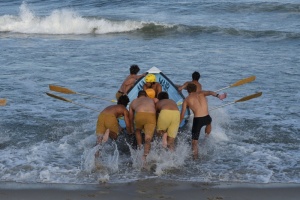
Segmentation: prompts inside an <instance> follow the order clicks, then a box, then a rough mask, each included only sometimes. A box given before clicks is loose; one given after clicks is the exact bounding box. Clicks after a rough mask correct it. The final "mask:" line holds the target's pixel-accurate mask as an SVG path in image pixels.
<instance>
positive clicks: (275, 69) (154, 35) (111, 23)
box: [0, 0, 300, 184]
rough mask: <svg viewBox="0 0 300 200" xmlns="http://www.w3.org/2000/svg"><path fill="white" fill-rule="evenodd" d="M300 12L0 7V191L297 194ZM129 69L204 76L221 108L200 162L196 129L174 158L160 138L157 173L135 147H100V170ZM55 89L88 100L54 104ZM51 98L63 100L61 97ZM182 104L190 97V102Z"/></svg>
mask: <svg viewBox="0 0 300 200" xmlns="http://www.w3.org/2000/svg"><path fill="white" fill-rule="evenodd" d="M299 55H300V2H299V1H296V0H281V1H269V0H267V1H262V0H251V1H250V0H236V1H233V0H231V1H229V0H218V1H211V0H210V1H206V0H200V1H193V0H191V1H188V0H187V1H185V0H181V1H165V0H161V1H129V2H127V1H98V0H97V1H96V0H87V1H79V0H66V1H58V0H49V1H43V0H28V1H19V0H2V1H0V98H6V99H7V105H6V106H2V107H0V155H1V156H0V181H1V182H7V181H11V182H23V183H72V184H98V183H99V182H103V181H108V182H111V183H116V182H131V181H135V180H141V179H149V178H153V177H159V178H161V179H167V180H186V181H195V182H227V181H232V182H252V183H273V182H275V183H300V153H299V152H300V135H299V134H300V131H299V130H300V125H299V124H300V123H299V122H300V120H299V119H300V114H299V113H300V108H299V102H300V100H299V99H300V90H299V89H300V87H299V85H300V81H299V80H300V56H299ZM131 64H138V65H139V66H140V68H141V72H142V73H143V72H145V71H146V70H148V69H149V68H151V67H153V66H156V67H158V68H159V69H161V70H162V71H163V73H164V74H165V75H166V76H168V77H169V78H170V79H171V80H172V81H173V82H174V83H176V84H182V83H184V82H185V81H187V80H190V79H191V74H192V73H193V72H194V71H199V72H200V73H201V79H200V82H201V83H202V86H203V89H205V90H213V91H214V90H217V89H220V88H223V87H226V86H228V85H230V84H232V83H235V82H236V81H238V80H240V79H243V78H246V77H249V76H252V75H255V76H256V80H255V81H254V82H251V83H248V84H245V85H242V86H239V87H232V88H229V89H226V90H224V92H227V93H228V97H227V98H226V99H225V100H223V102H222V101H219V100H218V99H216V98H214V97H208V101H209V106H210V108H213V107H215V106H220V105H224V104H226V103H230V102H234V101H236V100H238V99H240V98H242V97H244V96H247V95H250V94H253V93H256V92H260V91H261V92H263V95H262V96H261V97H258V98H255V99H251V100H249V101H246V102H238V103H235V104H232V105H229V106H224V107H222V108H219V109H216V110H212V111H211V112H210V115H211V116H212V118H213V122H212V126H213V129H212V132H211V134H210V136H209V137H205V136H204V132H203V130H202V132H201V136H200V140H199V151H200V159H199V160H197V161H193V160H192V159H191V145H190V140H191V134H190V129H191V121H192V120H190V122H189V124H188V125H187V127H185V129H183V130H181V131H180V132H179V134H178V138H177V140H176V151H175V152H174V153H170V152H168V151H166V150H164V149H163V148H162V147H161V145H160V140H158V139H155V140H154V141H153V143H152V150H151V153H150V154H149V157H148V159H149V165H150V167H149V169H146V170H145V169H141V163H140V159H139V157H140V156H141V152H140V151H137V150H134V149H131V147H130V145H128V141H129V140H130V138H129V137H128V136H126V135H124V134H122V135H120V137H119V138H118V141H117V142H116V143H115V142H112V141H110V142H108V143H107V144H106V145H104V146H103V147H102V154H103V156H102V157H101V163H102V165H101V166H100V167H99V166H98V167H97V166H95V158H94V156H93V155H94V152H95V151H96V150H97V148H98V147H97V146H96V147H95V139H96V138H95V126H96V121H97V116H98V114H99V112H98V111H101V110H102V109H103V108H105V107H106V106H108V105H111V102H110V101H109V100H110V99H114V95H115V92H116V91H117V90H118V88H119V86H120V84H121V83H122V81H123V79H124V77H125V76H126V75H127V74H128V73H129V67H130V65H131ZM49 84H55V85H61V86H64V87H67V88H69V89H72V90H74V91H76V92H79V93H86V94H92V95H97V96H100V97H101V98H104V99H107V100H102V99H97V98H89V97H85V96H81V95H66V94H58V93H55V94H56V95H59V96H62V97H64V98H68V99H70V100H72V101H73V102H75V103H78V104H82V105H84V106H89V107H91V108H94V109H95V110H96V111H94V110H90V109H87V108H84V107H82V106H80V105H75V104H73V103H69V102H65V101H60V100H58V99H54V98H51V97H49V96H47V95H46V94H45V92H48V91H49V88H48V86H49ZM53 93H54V92H53ZM184 94H185V95H187V94H186V92H184Z"/></svg>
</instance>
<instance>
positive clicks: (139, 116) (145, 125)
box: [134, 112, 156, 137]
mask: <svg viewBox="0 0 300 200" xmlns="http://www.w3.org/2000/svg"><path fill="white" fill-rule="evenodd" d="M134 123H135V128H136V129H140V130H142V129H144V132H145V135H148V136H150V137H153V134H154V130H155V126H156V114H155V113H146V112H138V113H136V114H135V118H134Z"/></svg>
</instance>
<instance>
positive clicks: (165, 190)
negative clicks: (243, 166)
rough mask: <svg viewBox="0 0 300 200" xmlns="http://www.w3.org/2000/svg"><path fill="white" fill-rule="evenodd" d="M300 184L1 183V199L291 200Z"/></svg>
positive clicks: (180, 182) (152, 181) (161, 182)
mask: <svg viewBox="0 0 300 200" xmlns="http://www.w3.org/2000/svg"><path fill="white" fill-rule="evenodd" d="M299 195H300V184H251V183H221V184H217V183H215V184H212V183H195V182H183V181H166V180H160V179H148V180H143V181H136V182H131V183H121V184H111V183H101V184H99V185H70V184H67V185H65V184H23V183H0V199H1V200H20V199H23V200H32V199H43V200H85V199H89V200H91V199H109V200H114V199H123V200H127V199H128V200H129V199H131V200H134V199H184V198H188V199H199V200H223V199H224V200H225V199H228V200H241V199H243V200H247V199H256V200H257V199H266V200H277V199H278V200H283V199H285V200H293V199H295V200H296V199H297V200H298V199H299Z"/></svg>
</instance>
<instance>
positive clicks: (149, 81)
mask: <svg viewBox="0 0 300 200" xmlns="http://www.w3.org/2000/svg"><path fill="white" fill-rule="evenodd" d="M145 82H146V83H145V85H144V86H143V90H145V91H146V92H147V94H149V97H150V98H157V95H158V94H159V93H160V92H161V91H162V86H161V84H160V83H158V82H156V77H155V75H154V74H147V76H146V77H145ZM150 94H151V95H150Z"/></svg>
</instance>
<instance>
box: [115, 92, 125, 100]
mask: <svg viewBox="0 0 300 200" xmlns="http://www.w3.org/2000/svg"><path fill="white" fill-rule="evenodd" d="M122 95H124V92H121V91H118V92H117V93H116V99H117V100H119V98H120V97H121V96H122Z"/></svg>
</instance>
